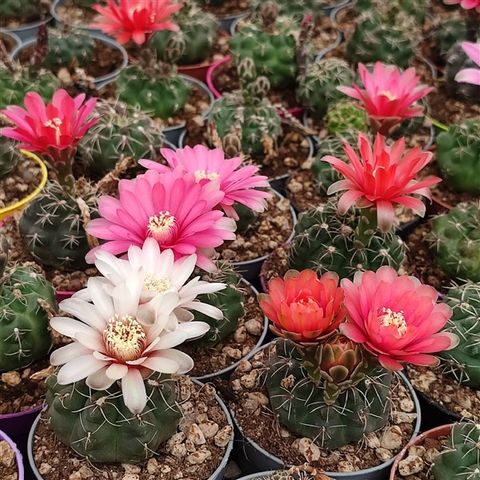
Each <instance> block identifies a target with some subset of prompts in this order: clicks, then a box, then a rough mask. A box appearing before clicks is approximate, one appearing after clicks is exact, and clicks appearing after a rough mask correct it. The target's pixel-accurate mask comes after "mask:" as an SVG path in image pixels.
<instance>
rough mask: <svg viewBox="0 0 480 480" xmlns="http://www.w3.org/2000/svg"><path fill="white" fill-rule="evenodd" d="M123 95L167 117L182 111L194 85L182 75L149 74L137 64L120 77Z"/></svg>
mask: <svg viewBox="0 0 480 480" xmlns="http://www.w3.org/2000/svg"><path fill="white" fill-rule="evenodd" d="M117 85H118V90H119V99H120V100H121V101H122V102H125V103H126V104H128V105H130V106H132V107H136V108H139V109H140V110H142V111H144V112H146V113H148V114H151V115H152V116H154V117H157V118H161V119H163V120H167V119H168V118H171V117H173V116H174V115H175V114H177V113H179V112H181V111H182V110H183V108H184V107H185V105H186V103H187V101H188V98H189V97H190V92H191V87H190V85H189V84H188V83H187V82H186V81H185V80H184V79H183V78H182V77H180V76H178V75H165V76H163V75H153V76H149V75H148V74H146V72H145V71H144V70H143V69H142V68H141V67H137V66H131V67H129V68H126V69H125V70H122V71H121V72H120V75H119V76H118V78H117Z"/></svg>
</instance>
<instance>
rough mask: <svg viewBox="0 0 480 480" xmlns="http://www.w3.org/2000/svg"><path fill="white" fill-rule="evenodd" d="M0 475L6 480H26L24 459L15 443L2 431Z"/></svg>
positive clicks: (0, 434)
mask: <svg viewBox="0 0 480 480" xmlns="http://www.w3.org/2000/svg"><path fill="white" fill-rule="evenodd" d="M0 453H1V455H0V474H2V478H4V479H5V480H24V478H25V476H24V468H23V457H22V454H21V453H20V450H19V449H18V447H17V446H16V445H15V442H14V441H13V440H12V439H11V438H10V437H9V436H8V435H7V434H6V433H5V432H2V431H1V430H0Z"/></svg>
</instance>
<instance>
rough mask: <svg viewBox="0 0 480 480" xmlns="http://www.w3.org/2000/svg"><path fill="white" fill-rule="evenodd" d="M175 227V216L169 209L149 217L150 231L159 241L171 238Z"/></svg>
mask: <svg viewBox="0 0 480 480" xmlns="http://www.w3.org/2000/svg"><path fill="white" fill-rule="evenodd" d="M174 228H175V217H174V216H173V215H171V214H170V212H169V211H166V212H160V213H159V214H158V215H152V216H151V217H150V218H149V219H148V232H149V233H150V235H151V236H152V237H153V238H154V239H155V240H157V241H158V242H165V241H167V240H169V239H170V236H171V234H172V231H173V229H174Z"/></svg>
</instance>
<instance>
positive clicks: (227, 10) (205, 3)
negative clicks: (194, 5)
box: [199, 0, 251, 33]
mask: <svg viewBox="0 0 480 480" xmlns="http://www.w3.org/2000/svg"><path fill="white" fill-rule="evenodd" d="M199 4H200V5H201V7H202V9H203V10H205V11H207V12H210V13H212V14H213V15H215V17H216V18H217V19H218V21H219V25H220V29H221V31H223V32H225V33H231V31H232V28H233V27H234V26H235V24H236V23H237V22H238V20H240V19H241V18H243V17H245V16H246V15H248V12H249V11H250V4H251V2H250V0H199Z"/></svg>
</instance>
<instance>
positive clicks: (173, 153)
mask: <svg viewBox="0 0 480 480" xmlns="http://www.w3.org/2000/svg"><path fill="white" fill-rule="evenodd" d="M161 153H162V155H163V156H164V157H165V159H166V160H167V162H168V166H166V165H162V164H160V163H157V162H153V161H151V160H141V161H140V164H141V165H143V166H144V167H145V168H149V169H152V170H156V171H157V172H160V173H164V172H168V171H170V170H174V169H178V170H180V171H182V172H183V173H184V174H188V175H191V176H192V177H193V178H194V180H195V181H196V182H198V183H201V184H204V183H208V182H214V183H216V184H217V185H218V188H219V189H220V190H221V191H222V192H223V193H224V194H225V196H224V197H223V200H222V201H221V203H220V205H219V207H220V208H222V209H223V210H224V211H225V213H226V214H227V215H228V216H229V217H232V218H234V219H235V220H238V215H237V213H236V212H235V209H234V208H233V205H234V204H235V203H240V204H242V205H245V206H246V207H248V208H251V209H252V210H254V211H255V212H263V211H264V210H265V206H266V202H265V199H266V198H269V197H270V196H271V195H270V194H269V193H268V192H265V191H263V190H260V189H261V188H269V183H268V179H267V177H264V176H261V175H257V173H258V167H256V166H254V165H247V166H244V167H241V166H240V165H241V164H242V159H241V158H240V157H235V158H231V159H226V158H225V154H224V152H223V150H222V149H220V148H215V149H213V150H210V149H209V148H207V147H205V146H203V145H196V146H195V147H193V148H191V147H185V148H181V149H177V150H171V149H169V148H163V149H162V150H161Z"/></svg>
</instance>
